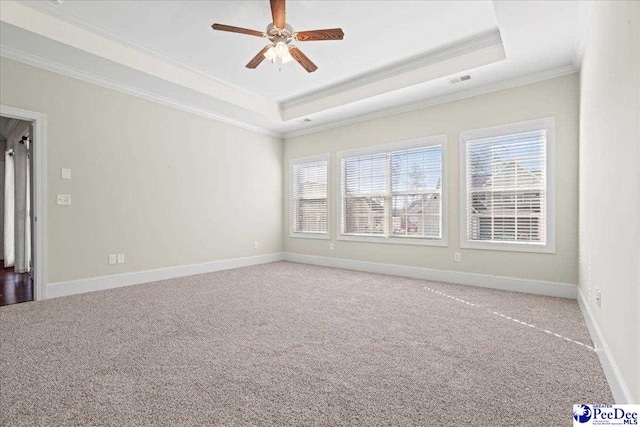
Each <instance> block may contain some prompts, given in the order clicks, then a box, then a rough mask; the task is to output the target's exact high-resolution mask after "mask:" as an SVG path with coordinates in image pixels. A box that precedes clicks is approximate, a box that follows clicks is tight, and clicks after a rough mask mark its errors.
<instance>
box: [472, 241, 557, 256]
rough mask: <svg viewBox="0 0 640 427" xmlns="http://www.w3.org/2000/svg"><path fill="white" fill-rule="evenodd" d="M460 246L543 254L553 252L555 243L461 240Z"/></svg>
mask: <svg viewBox="0 0 640 427" xmlns="http://www.w3.org/2000/svg"><path fill="white" fill-rule="evenodd" d="M460 248H462V249H481V250H487V251H503V252H529V253H543V254H555V253H556V248H555V245H552V244H546V245H538V244H535V243H511V242H504V243H501V242H476V241H468V240H465V241H461V242H460Z"/></svg>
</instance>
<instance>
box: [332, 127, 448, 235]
mask: <svg viewBox="0 0 640 427" xmlns="http://www.w3.org/2000/svg"><path fill="white" fill-rule="evenodd" d="M445 146H446V137H445V136H438V137H432V138H427V139H421V140H417V141H409V142H401V143H394V144H386V145H381V146H375V147H367V148H365V149H357V150H349V151H343V152H340V153H338V161H339V167H340V230H339V231H340V232H339V235H338V238H339V239H340V240H359V241H377V242H385V243H406V244H423V245H440V246H446V244H447V242H446V225H445V222H446V221H445V220H446V215H444V214H443V210H444V209H445V208H446V203H444V202H443V197H444V191H443V189H444V188H446V186H445V185H444V182H443V178H444V176H445V174H444V161H443V159H444V155H445Z"/></svg>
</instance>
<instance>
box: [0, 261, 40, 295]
mask: <svg viewBox="0 0 640 427" xmlns="http://www.w3.org/2000/svg"><path fill="white" fill-rule="evenodd" d="M0 263H2V261H0ZM26 301H33V280H31V276H30V275H29V274H28V273H21V274H19V273H15V272H14V271H13V267H8V268H0V306H2V305H9V304H17V303H19V302H26Z"/></svg>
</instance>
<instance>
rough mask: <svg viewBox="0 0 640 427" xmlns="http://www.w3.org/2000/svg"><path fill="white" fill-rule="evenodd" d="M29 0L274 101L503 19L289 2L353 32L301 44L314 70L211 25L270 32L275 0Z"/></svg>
mask: <svg viewBox="0 0 640 427" xmlns="http://www.w3.org/2000/svg"><path fill="white" fill-rule="evenodd" d="M25 3H26V4H28V5H29V6H30V7H33V8H35V9H38V10H41V11H43V12H46V13H50V14H52V15H54V16H57V17H60V18H63V19H67V20H70V19H72V20H73V21H72V22H74V23H76V24H80V25H85V26H86V27H87V28H89V29H91V30H93V31H97V32H100V33H102V34H105V35H109V36H111V37H113V38H115V39H117V40H119V41H122V42H124V43H127V44H129V45H132V46H136V47H140V48H143V49H145V50H147V51H151V52H154V53H157V54H159V55H162V56H163V57H165V58H169V59H172V60H174V61H177V62H179V63H182V64H184V65H187V66H189V67H193V68H196V69H198V70H200V71H202V72H204V73H207V74H210V75H212V76H216V77H219V78H221V79H222V80H225V81H227V82H230V83H232V84H234V85H237V86H240V87H243V88H246V89H249V90H251V91H253V92H256V93H258V94H260V95H263V96H265V97H267V98H270V99H272V100H274V101H284V100H287V99H289V98H293V97H296V96H300V95H301V94H304V93H305V92H308V91H312V90H317V89H319V88H321V87H325V86H328V85H331V84H334V83H337V82H339V81H341V80H344V79H347V78H351V77H354V76H355V75H358V74H362V73H365V72H367V71H370V70H372V69H375V68H378V67H383V66H385V65H388V64H393V63H395V62H398V61H401V60H403V59H406V58H408V57H411V56H414V55H417V54H420V53H424V52H428V51H430V50H432V49H435V48H437V47H439V46H441V45H444V44H447V43H451V42H454V41H456V40H459V39H462V38H465V37H468V36H471V35H473V34H477V33H480V32H483V31H486V30H489V29H492V28H495V27H496V19H495V15H494V13H493V5H492V3H491V1H466V2H451V1H449V2H445V1H429V2H427V1H423V2H421V1H351V2H349V1H289V2H288V4H287V22H288V23H289V24H290V25H291V26H293V28H294V29H295V30H312V29H322V28H336V27H341V28H343V30H344V31H345V38H344V40H342V41H322V42H299V43H298V46H299V47H300V49H302V50H303V51H304V52H305V54H306V55H307V56H308V57H309V58H310V59H311V60H312V61H314V62H315V63H316V65H318V67H319V68H318V71H316V72H314V73H313V74H309V73H307V72H306V71H304V69H303V68H302V67H300V66H299V65H298V64H297V63H294V62H292V63H289V64H285V65H284V66H283V67H282V70H281V71H279V69H278V66H277V65H275V64H268V63H266V62H263V63H262V64H261V66H259V67H258V68H257V69H256V70H250V69H248V68H245V64H246V63H247V62H249V60H250V59H251V58H253V57H254V55H255V54H256V53H257V52H259V51H260V49H262V48H263V47H264V46H265V44H266V43H265V40H264V39H261V38H259V37H253V36H247V35H242V34H234V33H226V32H221V31H213V30H212V29H211V24H213V23H214V22H217V23H222V24H227V25H233V26H238V27H244V28H250V29H255V30H258V31H264V30H265V29H266V27H267V25H268V24H269V23H270V22H271V11H270V9H269V2H268V1H267V0H255V1H65V2H63V3H62V4H60V5H57V4H55V3H54V2H43V1H28V2H25ZM436 17H437V19H434V18H436ZM392 23H394V24H392ZM390 25H393V28H391V27H390Z"/></svg>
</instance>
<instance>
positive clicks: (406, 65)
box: [281, 28, 502, 110]
mask: <svg viewBox="0 0 640 427" xmlns="http://www.w3.org/2000/svg"><path fill="white" fill-rule="evenodd" d="M498 44H500V45H501V44H502V37H501V36H500V31H499V30H498V29H497V28H496V29H492V30H490V31H487V32H484V33H481V34H477V35H474V36H472V37H468V38H465V39H462V40H459V41H457V42H455V43H452V44H449V45H447V46H443V47H441V48H438V49H436V50H432V51H429V52H426V53H424V54H421V55H417V56H413V57H411V58H408V59H405V60H403V61H400V62H396V63H394V64H391V65H389V66H387V67H382V68H378V69H375V70H372V71H368V72H366V73H364V74H361V75H359V76H356V77H353V78H350V79H347V80H344V81H342V82H340V83H337V84H334V85H331V86H328V87H325V88H322V89H319V90H315V91H311V92H307V93H304V94H302V95H298V96H296V97H294V98H290V99H287V100H285V101H283V102H282V103H281V104H282V109H283V110H287V109H288V108H292V107H297V106H300V105H305V104H310V103H312V102H315V101H318V100H320V99H322V98H325V97H327V96H331V95H336V94H339V93H342V92H346V91H349V90H352V89H356V88H359V87H362V86H365V85H367V84H371V83H376V82H379V81H381V80H385V79H388V78H392V77H396V76H399V75H401V74H404V73H408V72H410V71H414V70H418V69H420V68H424V67H427V66H429V65H433V64H435V63H437V62H442V61H446V60H448V59H451V58H455V57H456V56H460V55H464V54H466V53H470V52H475V51H477V50H480V49H483V48H485V47H489V46H494V45H498Z"/></svg>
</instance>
